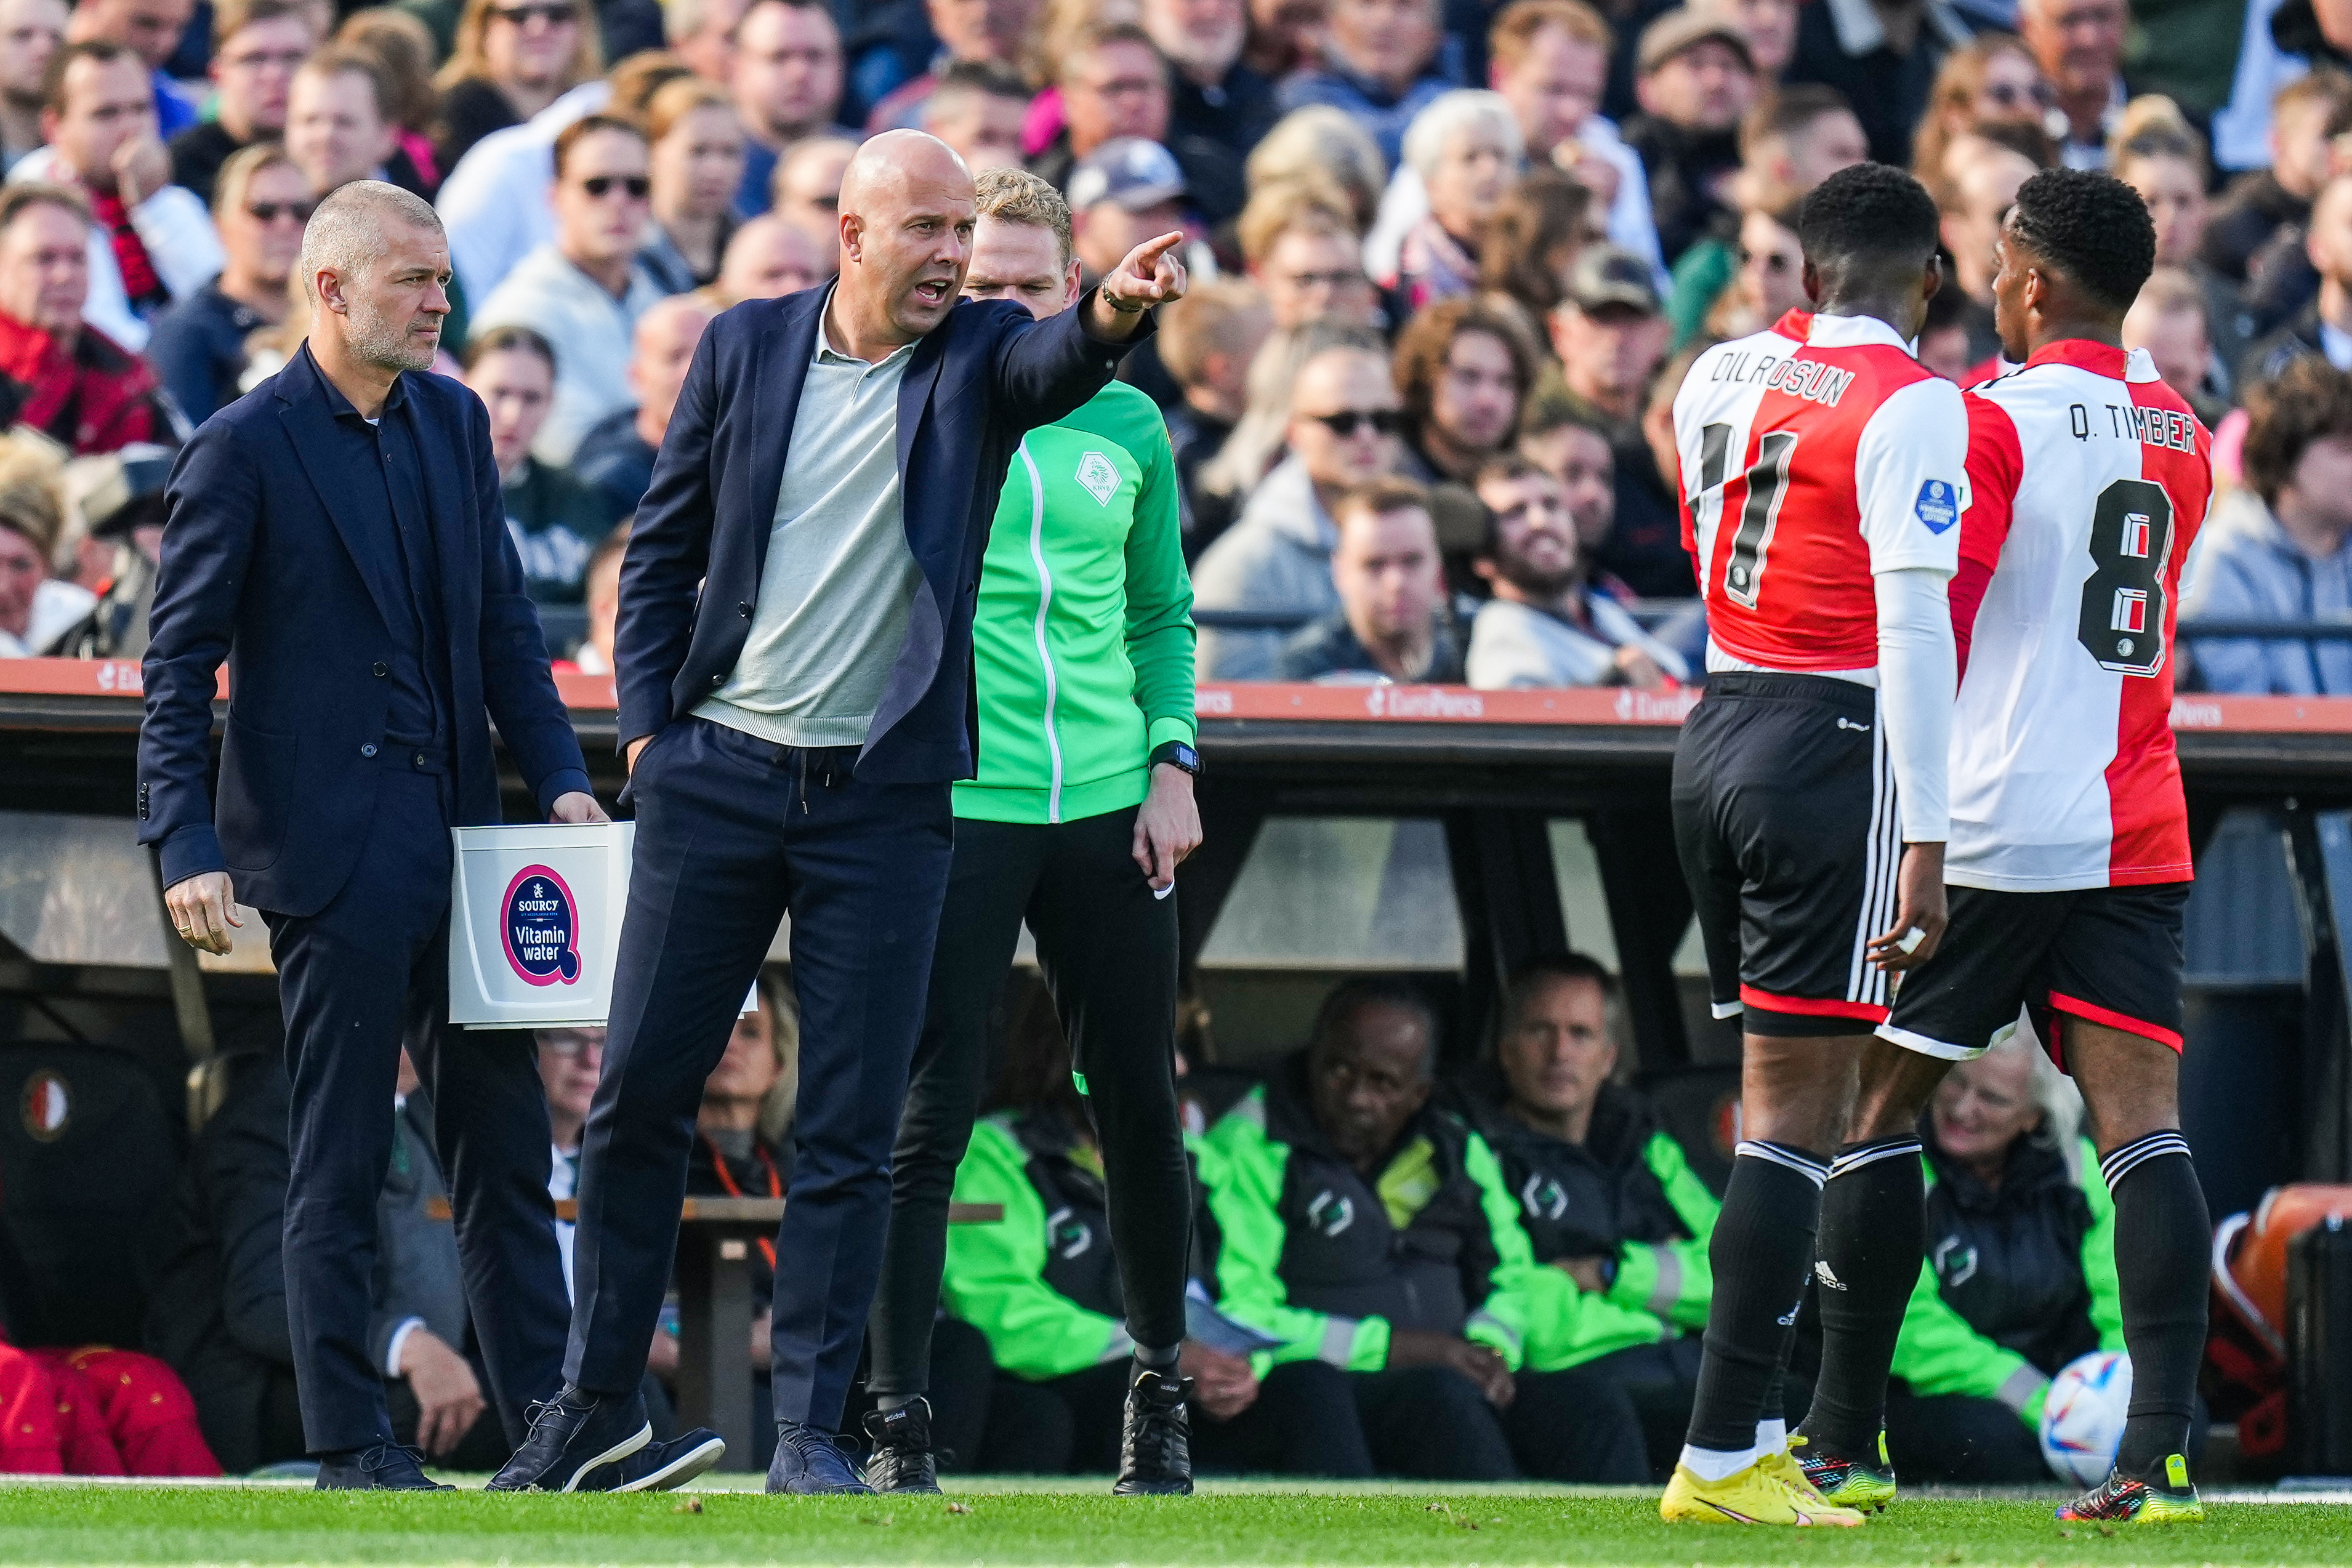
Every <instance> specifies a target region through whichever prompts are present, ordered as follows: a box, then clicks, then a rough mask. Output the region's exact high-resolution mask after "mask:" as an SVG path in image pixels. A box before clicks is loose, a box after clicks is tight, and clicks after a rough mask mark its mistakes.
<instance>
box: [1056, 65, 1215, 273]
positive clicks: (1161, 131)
mask: <svg viewBox="0 0 2352 1568" xmlns="http://www.w3.org/2000/svg"><path fill="white" fill-rule="evenodd" d="M1169 78H1170V72H1169V68H1168V62H1167V60H1166V59H1165V58H1163V57H1161V55H1160V49H1159V46H1157V45H1155V44H1154V43H1153V42H1152V41H1151V35H1150V33H1147V32H1145V31H1144V30H1143V29H1142V28H1141V27H1140V26H1137V25H1135V24H1134V23H1131V22H1114V23H1108V24H1103V25H1099V26H1092V27H1087V28H1084V29H1082V30H1081V31H1080V32H1079V33H1078V35H1077V36H1076V37H1075V38H1074V39H1072V40H1071V43H1070V46H1069V47H1068V48H1066V49H1065V50H1064V51H1063V52H1062V60H1061V68H1060V70H1059V72H1058V73H1057V75H1056V79H1055V86H1057V87H1058V88H1060V89H1061V94H1062V112H1063V115H1064V116H1065V120H1066V123H1065V124H1064V126H1063V128H1062V131H1061V134H1059V135H1058V136H1056V137H1055V139H1054V140H1053V141H1051V142H1050V143H1048V144H1047V145H1046V147H1045V150H1044V151H1043V152H1039V153H1038V154H1037V155H1036V156H1035V157H1034V158H1032V159H1030V160H1029V172H1031V173H1033V174H1036V175H1040V176H1042V177H1043V178H1045V179H1046V180H1048V181H1050V182H1051V183H1053V184H1054V185H1055V187H1057V188H1058V189H1059V190H1060V191H1061V192H1062V193H1063V194H1064V195H1066V196H1068V197H1070V198H1071V200H1070V210H1071V211H1072V212H1076V211H1077V209H1078V205H1079V204H1078V202H1077V199H1076V192H1075V191H1074V190H1073V188H1072V185H1071V182H1072V181H1073V180H1074V179H1075V178H1076V173H1077V168H1078V165H1080V164H1081V163H1083V162H1085V161H1086V160H1087V158H1089V157H1091V156H1093V155H1094V154H1095V153H1096V152H1098V151H1100V150H1101V149H1103V148H1105V147H1108V145H1110V143H1112V142H1114V141H1126V140H1129V139H1135V138H1139V139H1140V140H1142V141H1149V142H1154V143H1157V144H1158V145H1159V146H1160V147H1161V148H1162V149H1164V150H1165V151H1166V152H1168V154H1169V156H1170V158H1171V161H1172V162H1174V163H1175V165H1176V166H1177V167H1178V168H1180V169H1181V170H1182V171H1183V174H1182V182H1183V184H1184V186H1185V189H1186V193H1187V194H1188V195H1189V196H1190V198H1191V202H1192V206H1193V207H1194V208H1196V209H1197V210H1198V211H1199V212H1200V214H1201V215H1202V217H1203V218H1205V219H1207V220H1208V222H1209V223H1210V224H1211V225H1216V224H1221V223H1223V222H1225V221H1226V220H1227V219H1228V218H1231V217H1232V216H1233V215H1234V214H1236V213H1238V212H1240V211H1241V210H1242V203H1243V202H1244V200H1245V199H1246V198H1247V196H1248V190H1247V188H1246V186H1245V184H1244V181H1243V178H1242V159H1241V154H1240V153H1239V152H1235V151H1234V149H1233V148H1231V147H1228V146H1226V145H1225V144H1224V143H1223V142H1221V141H1211V140H1210V139H1209V138H1207V137H1205V136H1199V135H1194V134H1192V133H1189V132H1188V133H1183V134H1178V133H1176V132H1174V131H1171V129H1170V124H1169V119H1170V115H1171V107H1170V104H1171V99H1170V96H1169ZM1120 254H1122V255H1124V254H1125V253H1124V252H1121V253H1120Z"/></svg>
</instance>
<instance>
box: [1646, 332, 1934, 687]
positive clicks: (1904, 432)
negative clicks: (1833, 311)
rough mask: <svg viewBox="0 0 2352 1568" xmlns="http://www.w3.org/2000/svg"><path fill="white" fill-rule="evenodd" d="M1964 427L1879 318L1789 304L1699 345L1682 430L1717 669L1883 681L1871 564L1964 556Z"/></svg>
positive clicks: (1681, 412) (1688, 536)
mask: <svg viewBox="0 0 2352 1568" xmlns="http://www.w3.org/2000/svg"><path fill="white" fill-rule="evenodd" d="M1967 431H1968V415H1967V410H1966V407H1965V405H1964V403H1963V401H1962V398H1961V394H1960V389H1959V388H1958V387H1957V386H1955V385H1953V384H1952V383H1951V382H1948V381H1945V380H1943V379H1941V378H1940V377H1938V376H1937V375H1936V374H1935V372H1934V371H1929V370H1927V368H1926V367H1924V366H1923V365H1921V364H1920V363H1919V361H1916V360H1915V359H1913V358H1912V357H1911V355H1910V353H1909V351H1908V349H1907V347H1906V344H1905V343H1904V341H1903V340H1902V338H1901V337H1900V336H1899V335H1898V334H1897V333H1896V332H1895V329H1894V328H1892V327H1890V326H1888V325H1886V323H1885V322H1883V321H1880V320H1877V319H1874V318H1871V317H1866V316H1818V315H1813V314H1811V313H1808V312H1806V311H1801V310H1791V311H1790V312H1789V313H1788V314H1787V315H1786V316H1783V317H1782V318H1780V320H1779V321H1777V322H1775V323H1774V324H1773V325H1772V327H1771V328H1770V329H1769V330H1767V331H1762V332H1757V333H1753V334H1751V335H1750V336H1748V337H1745V338H1739V339H1736V340H1733V341H1731V342H1727V343H1719V344H1717V346H1716V347H1714V348H1712V349H1709V350H1707V351H1706V353H1704V354H1702V355H1700V356H1699V358H1698V360H1697V361H1696V362H1695V363H1694V364H1693V365H1692V366H1691V369H1690V374H1689V375H1688V376H1687V377H1686V378H1685V380H1684V382H1683V385H1682V390H1681V391H1680V392H1678V393H1677V394H1676V395H1675V446H1676V448H1677V450H1678V452H1679V455H1680V456H1681V460H1682V474H1683V481H1682V485H1681V489H1682V492H1683V543H1684V545H1685V548H1687V549H1689V550H1690V551H1691V554H1692V558H1693V559H1694V560H1695V561H1696V564H1697V566H1698V578H1699V591H1700V592H1701V594H1702V595H1703V596H1704V598H1705V599H1706V621H1707V635H1708V637H1709V638H1710V639H1711V641H1712V643H1713V644H1714V646H1713V649H1712V650H1711V651H1710V652H1711V656H1710V658H1709V660H1708V667H1709V668H1711V669H1724V668H1732V669H1738V668H1743V667H1748V668H1761V669H1767V670H1785V671H1796V672H1801V673H1817V674H1842V675H1846V676H1849V677H1853V676H1861V677H1863V678H1864V679H1865V680H1867V679H1869V678H1870V677H1869V672H1871V671H1873V670H1874V669H1875V668H1876V666H1877V664H1878V662H1879V661H1878V601H1877V594H1876V590H1875V587H1874V583H1873V581H1872V578H1873V575H1874V573H1877V572H1885V571H1895V570H1903V569H1906V568H1912V567H1920V568H1927V569H1929V570H1935V571H1937V572H1939V573H1941V574H1943V575H1945V576H1947V577H1948V576H1950V575H1951V574H1952V572H1953V571H1954V570H1956V569H1957V568H1958V560H1959V558H1958V550H1959V541H1960V528H1959V522H1960V515H1961V513H1962V512H1964V511H1965V510H1966V509H1967V507H1968V495H1967V490H1966V478H1965V470H1966V464H1967V450H1968V434H1967ZM1725 655H1728V657H1725Z"/></svg>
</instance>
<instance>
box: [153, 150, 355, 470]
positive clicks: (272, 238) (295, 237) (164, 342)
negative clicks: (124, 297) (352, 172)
mask: <svg viewBox="0 0 2352 1568" xmlns="http://www.w3.org/2000/svg"><path fill="white" fill-rule="evenodd" d="M316 205H317V203H316V202H314V201H313V200H312V199H311V197H310V178H309V176H307V175H305V174H304V173H303V172H302V171H301V170H299V169H298V168H296V167H295V165H294V160H293V159H291V158H289V156H287V153H286V149H285V148H284V147H283V146H281V145H279V144H278V142H275V141H263V142H259V143H257V144H256V145H254V146H251V147H246V148H240V149H239V150H238V151H236V152H232V153H231V154H229V157H228V161H227V162H225V163H223V164H222V165H221V167H220V175H219V178H218V180H217V181H216V182H215V186H214V192H213V224H214V226H215V227H216V228H217V229H218V230H219V231H220V237H221V246H222V248H223V249H224V250H225V251H226V252H227V255H228V261H227V264H226V266H224V267H222V268H221V272H220V276H219V277H215V278H214V279H213V280H212V281H211V282H210V283H207V284H205V286H204V287H202V288H199V289H198V290H196V292H195V293H194V294H192V295H190V296H189V297H188V298H185V299H183V300H182V301H180V302H179V303H178V304H177V305H174V306H173V307H172V308H170V309H169V310H166V311H164V312H163V315H161V316H159V317H157V318H156V319H155V331H154V335H153V336H152V337H151V338H150V339H148V340H147V360H148V362H149V363H150V364H152V365H153V366H154V367H155V373H156V375H158V376H159V377H161V378H162V380H163V386H164V389H165V390H166V391H168V392H170V393H171V394H172V396H173V400H174V401H175V402H178V403H179V405H180V412H181V413H184V414H185V415H187V417H188V420H189V423H193V424H201V423H204V422H205V420H206V419H208V418H210V417H211V416H212V413H213V411H214V410H215V409H218V408H220V407H221V406H222V405H223V404H225V403H228V402H233V401H234V400H235V399H236V395H237V380H238V378H239V377H240V376H242V375H243V374H244V371H245V362H246V340H247V338H248V337H250V336H251V335H252V334H253V333H254V332H255V331H256V330H257V329H260V328H263V327H267V326H272V325H275V324H276V323H277V322H279V321H282V320H284V319H286V305H287V294H286V285H287V279H288V278H289V277H290V276H291V275H292V273H293V270H294V258H295V256H297V255H299V253H300V251H301V249H302V225H305V224H307V223H309V222H310V209H311V208H312V207H313V206H316Z"/></svg>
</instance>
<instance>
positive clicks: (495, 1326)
mask: <svg viewBox="0 0 2352 1568" xmlns="http://www.w3.org/2000/svg"><path fill="white" fill-rule="evenodd" d="M415 756H417V757H422V756H423V754H422V753H418V754H415ZM383 760H384V764H385V766H384V768H383V776H382V778H381V780H380V782H379V784H378V787H377V791H376V797H375V810H374V811H373V814H372V815H371V817H370V819H369V822H368V827H367V831H366V834H365V840H364V841H363V842H362V844H361V845H360V846H359V850H358V857H359V858H358V863H357V864H356V866H355V867H354V868H353V870H352V875H351V879H350V880H349V881H347V882H346V883H343V887H342V891H341V893H339V894H336V895H335V896H334V898H333V899H331V900H330V901H329V903H328V904H327V906H326V907H325V908H324V909H321V910H320V911H319V912H318V913H317V914H315V915H280V914H270V913H268V912H265V914H264V918H266V919H267V920H268V923H269V950H270V956H272V957H273V958H274V959H275V960H276V962H277V965H278V999H279V1003H280V1005H281V1006H282V1007H283V1009H285V1014H286V1071H287V1075H288V1077H289V1078H290V1079H291V1080H292V1082H293V1089H294V1093H293V1112H292V1125H291V1127H290V1128H289V1142H290V1145H291V1153H292V1164H291V1167H290V1171H289V1179H288V1181H287V1197H286V1232H285V1235H286V1242H285V1245H286V1315H287V1320H288V1322H287V1326H288V1327H289V1329H290V1330H291V1331H292V1333H293V1338H294V1359H295V1377H296V1382H297V1385H298V1386H299V1392H300V1396H301V1405H302V1431H303V1436H304V1438H305V1440H306V1442H307V1443H308V1445H309V1447H310V1451H311V1452H313V1453H328V1452H332V1451H334V1450H336V1449H341V1448H367V1447H370V1446H372V1445H373V1444H376V1443H379V1442H385V1441H389V1440H390V1439H391V1437H392V1420H391V1416H390V1415H389V1414H388V1412H387V1411H386V1410H385V1407H384V1393H383V1390H384V1375H385V1369H384V1368H383V1367H380V1366H377V1365H374V1364H372V1362H371V1359H370V1356H369V1354H368V1342H369V1335H368V1324H369V1319H370V1316H371V1314H372V1311H373V1308H372V1303H373V1300H374V1298H375V1295H376V1291H375V1289H374V1285H375V1281H374V1273H375V1270H376V1196H377V1194H379V1193H381V1192H382V1191H383V1181H384V1174H385V1172H386V1170H387V1169H388V1168H389V1164H390V1161H391V1158H392V1146H393V1141H394V1110H393V1098H392V1096H393V1085H394V1078H395V1075H396V1073H397V1071H398V1068H399V1061H400V1048H401V1047H402V1046H405V1047H406V1048H407V1050H408V1054H409V1059H410V1060H411V1061H414V1062H415V1064H416V1071H417V1076H418V1077H419V1078H421V1079H422V1080H423V1081H424V1084H425V1093H426V1095H427V1097H428V1098H429V1099H430V1100H431V1101H432V1103H433V1116H434V1134H435V1141H436V1143H437V1144H438V1145H439V1146H440V1154H441V1159H442V1162H443V1165H444V1167H445V1168H446V1171H447V1174H448V1177H449V1190H450V1193H451V1194H452V1202H453V1204H454V1207H455V1213H454V1218H455V1219H456V1221H457V1254H458V1260H459V1262H460V1263H461V1264H462V1266H463V1268H464V1270H465V1277H466V1297H467V1305H468V1306H469V1307H470V1309H471V1310H472V1313H473V1322H474V1333H475V1338H476V1339H477V1340H478V1342H479V1344H480V1347H481V1352H482V1359H483V1361H484V1362H485V1363H486V1364H488V1369H489V1387H488V1390H487V1392H488V1395H489V1396H490V1399H491V1402H492V1403H493V1404H494V1405H495V1406H497V1409H498V1413H499V1421H500V1423H501V1424H502V1425H503V1426H504V1427H505V1429H506V1433H507V1437H508V1439H509V1441H510V1442H512V1443H514V1444H516V1445H517V1446H520V1444H521V1442H522V1439H523V1437H524V1435H525V1433H526V1432H527V1431H528V1430H529V1422H528V1420H527V1418H526V1406H529V1404H530V1402H531V1401H532V1400H535V1399H546V1398H550V1397H552V1396H553V1395H554V1393H555V1391H556V1389H557V1388H558V1387H559V1386H561V1385H562V1360H563V1325H564V1322H565V1321H566V1318H567V1316H568V1315H569V1312H570V1303H569V1302H568V1301H565V1300H564V1296H563V1273H562V1260H561V1259H560V1256H559V1255H558V1253H557V1251H556V1247H555V1232H554V1229H553V1228H552V1226H551V1212H550V1207H549V1198H548V1195H547V1163H548V1141H549V1134H548V1126H547V1099H546V1092H545V1091H544V1090H543V1089H542V1088H541V1083H540V1077H539V1068H538V1061H537V1058H536V1056H535V1054H534V1051H533V1047H532V1042H531V1037H530V1035H529V1034H527V1033H524V1032H521V1031H518V1030H462V1029H457V1028H455V1027H453V1026H451V1025H450V1024H448V1023H446V1021H444V1020H446V1019H447V1018H448V1016H449V999H448V996H449V985H448V951H449V946H448V944H449V873H450V856H451V849H450V842H449V825H450V818H451V803H450V798H449V797H450V790H449V779H448V776H447V775H446V773H445V772H443V771H441V770H440V769H439V768H438V766H437V765H430V766H432V768H433V770H432V771H426V770H425V768H419V767H417V766H415V762H414V760H413V758H412V756H411V754H409V753H408V752H406V751H404V750H402V751H400V752H398V753H397V754H396V755H387V756H386V757H385V758H384V759H383ZM455 1348H457V1349H460V1350H462V1349H463V1348H464V1347H463V1346H458V1347H455Z"/></svg>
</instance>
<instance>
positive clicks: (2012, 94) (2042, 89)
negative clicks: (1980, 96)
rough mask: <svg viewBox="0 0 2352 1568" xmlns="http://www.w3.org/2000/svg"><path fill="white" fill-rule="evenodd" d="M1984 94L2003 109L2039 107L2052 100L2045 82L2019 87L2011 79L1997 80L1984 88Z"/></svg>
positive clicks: (2051, 94)
mask: <svg viewBox="0 0 2352 1568" xmlns="http://www.w3.org/2000/svg"><path fill="white" fill-rule="evenodd" d="M1984 93H1985V96H1986V97H1987V98H1989V99H1992V100H1993V102H1995V103H1997V104H1999V105H2000V106H2001V108H2003V109H2022V108H2027V107H2040V106H2041V105H2043V104H2047V103H2050V102H2052V101H2053V97H2054V95H2053V93H2052V92H2051V90H2050V89H2049V87H2048V85H2047V84H2045V83H2042V82H2036V83H2034V84H2033V85H2032V87H2020V86H2018V85H2017V84H2016V83H2015V82H2011V81H1997V82H1993V83H1991V84H1990V85H1989V86H1988V87H1987V88H1986V89H1984Z"/></svg>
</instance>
